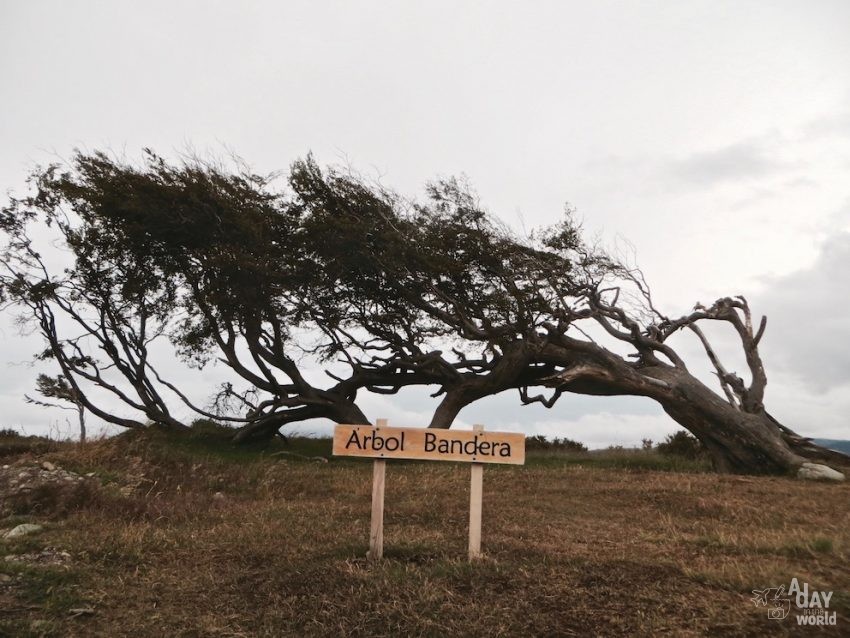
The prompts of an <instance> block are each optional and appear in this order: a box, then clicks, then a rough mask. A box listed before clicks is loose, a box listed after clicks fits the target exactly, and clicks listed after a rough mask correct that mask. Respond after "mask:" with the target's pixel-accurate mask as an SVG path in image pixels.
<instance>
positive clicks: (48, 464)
mask: <svg viewBox="0 0 850 638" xmlns="http://www.w3.org/2000/svg"><path fill="white" fill-rule="evenodd" d="M41 467H42V468H44V469H45V470H47V471H48V472H52V471H53V470H55V469H56V466H55V465H53V463H51V462H50V461H42V463H41Z"/></svg>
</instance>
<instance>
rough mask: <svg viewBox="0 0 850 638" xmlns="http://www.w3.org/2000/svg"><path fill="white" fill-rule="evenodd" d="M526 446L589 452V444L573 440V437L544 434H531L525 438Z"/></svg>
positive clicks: (534, 448) (532, 448) (528, 448)
mask: <svg viewBox="0 0 850 638" xmlns="http://www.w3.org/2000/svg"><path fill="white" fill-rule="evenodd" d="M525 447H526V449H527V450H548V451H561V452H587V446H586V445H585V444H584V443H579V442H578V441H573V440H571V439H567V438H563V439H558V438H555V439H551V440H550V439H547V438H546V437H545V436H543V435H542V434H536V435H534V436H529V437H527V438H526V439H525Z"/></svg>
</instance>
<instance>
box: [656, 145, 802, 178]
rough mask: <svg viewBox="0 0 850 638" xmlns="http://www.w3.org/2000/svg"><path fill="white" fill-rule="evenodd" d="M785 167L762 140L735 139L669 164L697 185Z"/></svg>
mask: <svg viewBox="0 0 850 638" xmlns="http://www.w3.org/2000/svg"><path fill="white" fill-rule="evenodd" d="M788 168H789V164H788V163H787V162H784V161H781V160H778V159H776V153H775V152H774V151H772V150H771V149H770V148H769V144H768V143H767V142H765V141H761V140H754V141H748V142H738V143H736V144H732V145H729V146H725V147H722V148H718V149H714V150H710V151H702V152H698V153H694V154H693V155H691V156H690V157H686V158H684V159H681V160H679V161H677V162H673V163H672V164H671V166H670V172H671V173H672V174H673V175H674V176H675V177H677V178H678V179H680V180H683V181H685V182H688V183H691V184H697V185H701V186H713V185H715V184H718V183H722V182H735V181H742V180H748V179H752V178H761V177H766V176H770V175H774V174H776V173H779V172H782V171H784V170H786V169H788Z"/></svg>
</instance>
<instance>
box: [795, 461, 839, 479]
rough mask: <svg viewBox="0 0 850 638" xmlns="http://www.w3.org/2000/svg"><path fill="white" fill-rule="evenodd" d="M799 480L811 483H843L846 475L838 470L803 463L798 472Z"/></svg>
mask: <svg viewBox="0 0 850 638" xmlns="http://www.w3.org/2000/svg"><path fill="white" fill-rule="evenodd" d="M797 478H801V479H806V480H809V481H843V480H844V475H843V474H842V473H841V472H839V471H838V470H833V469H832V468H831V467H828V466H826V465H820V464H819V463H803V465H801V466H800V469H799V470H797Z"/></svg>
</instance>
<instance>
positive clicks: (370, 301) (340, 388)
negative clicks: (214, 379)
mask: <svg viewBox="0 0 850 638" xmlns="http://www.w3.org/2000/svg"><path fill="white" fill-rule="evenodd" d="M31 185H32V187H33V192H32V193H31V194H30V195H29V196H27V197H24V198H20V199H12V200H11V201H10V202H9V204H8V205H7V206H6V207H5V208H4V209H3V211H2V216H0V229H2V231H3V232H4V234H5V237H6V244H5V247H4V250H3V253H2V260H0V266H2V269H3V270H2V275H0V299H2V300H3V302H4V303H5V304H6V305H7V306H13V307H15V308H17V309H18V310H19V312H20V313H21V315H22V319H23V320H24V321H26V322H29V323H30V324H31V325H34V326H35V327H36V329H37V330H38V332H39V333H40V334H41V335H42V337H43V338H44V340H45V345H46V349H45V351H44V352H43V353H42V354H41V355H39V356H40V357H42V358H46V359H52V360H54V361H55V362H56V364H57V365H58V367H59V371H60V373H61V377H62V378H63V379H64V381H63V383H66V384H67V385H68V387H69V388H70V389H71V391H72V392H73V393H74V396H75V400H76V401H77V402H78V404H79V405H81V406H83V407H84V408H85V409H87V410H89V411H90V412H92V413H93V414H95V415H96V416H98V417H100V418H102V419H105V420H107V421H109V422H111V423H114V424H117V425H121V426H125V427H141V426H142V425H143V420H146V421H148V422H151V423H157V424H160V425H163V426H165V427H173V428H175V427H176V428H179V427H184V426H183V425H182V424H181V423H180V422H179V421H178V420H177V419H176V418H175V417H174V416H173V408H171V407H170V405H171V404H172V403H173V402H174V401H178V402H181V403H182V404H184V405H185V406H188V407H189V408H191V409H192V410H193V411H195V412H196V413H197V414H199V415H201V416H205V417H208V418H215V419H219V420H223V421H226V422H228V423H231V424H233V425H234V426H236V427H237V429H236V433H235V437H236V439H237V440H245V439H249V438H254V437H265V436H271V435H273V434H274V433H276V432H278V431H279V430H280V428H281V427H283V426H285V425H287V424H289V423H293V422H297V421H301V420H305V419H311V418H317V417H322V418H327V419H331V420H333V421H336V422H338V423H341V422H347V423H367V422H368V419H367V417H366V415H365V414H364V413H363V412H362V410H361V409H360V408H359V407H358V404H357V397H358V394H360V393H361V392H364V391H365V392H376V393H383V394H392V393H396V392H398V391H399V390H400V389H401V388H404V387H407V386H412V385H422V386H430V387H432V388H433V389H434V390H435V391H434V394H433V396H434V397H435V398H436V397H439V402H438V404H437V406H436V409H435V411H434V415H433V418H432V421H431V426H432V427H449V426H451V424H452V423H453V421H454V419H455V418H456V417H457V415H458V413H459V412H460V410H461V409H463V407H465V406H466V405H469V404H470V403H472V402H474V401H477V400H479V399H482V398H484V397H487V396H490V395H493V394H496V393H498V392H502V391H504V390H516V391H518V394H519V397H520V400H521V401H522V402H523V403H534V402H539V403H541V404H543V405H545V406H546V407H553V406H554V405H555V404H556V402H557V401H558V400H559V399H560V398H562V397H563V395H564V394H565V393H581V394H594V395H625V394H629V395H638V396H645V397H648V398H650V399H653V400H655V401H657V402H658V403H659V404H660V405H661V406H662V407H663V409H664V410H665V411H666V412H667V414H669V415H670V416H671V417H672V418H673V419H674V420H676V421H677V422H678V423H679V424H681V425H682V426H683V427H685V428H687V429H688V430H690V431H691V432H692V433H693V434H694V435H695V436H697V437H698V438H699V439H700V440H701V441H702V442H703V443H704V444H705V446H706V448H707V449H708V451H709V453H710V454H711V457H712V459H713V461H714V464H715V466H716V468H717V469H718V470H720V471H728V472H751V473H786V472H789V471H796V470H797V469H799V468H800V467H802V466H803V464H804V463H806V462H808V461H811V460H817V461H825V462H831V463H843V462H844V461H845V458H846V457H843V455H839V454H837V453H833V452H830V451H828V450H825V449H823V448H820V447H818V446H816V445H814V444H812V443H811V441H809V440H808V439H805V438H803V437H800V436H798V435H796V434H795V433H794V432H792V431H791V430H790V429H788V428H786V427H785V426H783V425H781V424H780V423H778V422H777V421H776V420H775V419H774V418H773V417H771V415H770V414H769V413H768V412H767V411H766V409H765V406H764V391H765V386H766V384H767V377H766V374H765V370H764V365H763V363H762V360H761V357H760V355H759V351H758V346H759V342H760V340H761V339H762V336H763V335H764V332H765V326H766V320H765V319H764V318H762V319H761V320H760V321H759V322H758V325H757V326H756V325H755V324H754V322H753V320H752V316H751V311H750V308H749V305H748V304H747V302H746V300H745V299H744V298H743V297H734V298H732V297H728V298H723V299H720V300H718V301H716V302H715V303H714V304H712V305H711V306H710V307H705V306H702V305H697V306H696V307H695V308H694V311H693V312H691V313H690V314H688V315H685V316H682V317H678V318H671V317H668V316H665V315H664V314H662V313H661V312H660V311H659V310H658V309H657V306H656V304H655V303H654V301H653V299H652V296H651V294H650V289H649V287H648V286H647V285H646V282H645V281H644V279H643V276H642V274H641V273H640V271H639V270H637V269H634V268H629V267H627V266H626V265H625V264H624V263H622V262H621V261H620V260H617V259H614V258H612V257H611V256H609V255H607V254H605V253H604V252H603V251H601V250H599V249H596V248H594V247H593V246H590V245H588V244H587V243H586V242H584V240H583V239H582V236H581V229H580V227H579V226H578V225H577V224H575V223H574V221H573V220H572V218H571V216H570V215H569V213H568V214H567V215H565V218H564V220H563V221H562V222H561V223H559V224H557V225H555V226H553V227H551V228H548V229H545V230H544V231H542V232H539V233H537V234H536V235H533V236H532V237H530V238H528V239H521V238H517V237H515V236H514V235H512V234H511V233H510V232H509V231H507V230H506V229H505V228H503V227H501V226H500V225H499V224H498V223H497V222H496V221H495V220H494V218H493V217H492V216H491V215H489V214H488V213H487V212H486V211H485V210H484V209H483V208H482V207H481V205H480V204H479V203H478V201H477V200H476V198H475V196H474V195H473V194H472V193H471V192H470V190H469V188H468V187H467V186H466V185H465V184H464V183H463V182H461V181H459V180H443V181H440V182H437V183H434V184H431V185H429V187H428V189H427V199H426V201H424V202H412V201H408V200H405V199H403V198H401V197H399V196H398V195H396V194H395V193H393V192H391V191H388V190H386V189H385V188H383V187H381V186H379V185H375V184H371V183H369V182H367V181H366V180H364V179H362V178H360V177H358V176H357V175H352V174H351V173H350V172H345V171H340V170H333V169H330V170H326V171H323V170H321V169H320V168H319V167H318V166H317V165H316V163H315V162H314V161H313V160H312V158H309V157H308V158H307V159H305V160H303V161H299V162H296V163H295V164H294V165H293V166H292V168H291V170H290V172H289V175H288V179H287V184H286V187H285V188H283V189H281V190H275V187H274V185H275V181H274V179H273V178H269V177H263V176H258V175H255V174H253V173H252V172H250V171H248V170H246V169H244V168H239V167H237V170H228V169H227V168H225V167H224V166H222V165H218V164H213V163H209V162H203V161H200V160H196V159H195V160H187V161H185V162H184V163H182V164H177V165H172V164H169V163H168V162H166V161H165V160H164V159H162V158H160V157H158V156H157V155H155V154H153V153H152V152H150V151H146V158H145V161H144V162H143V163H141V164H140V165H134V164H130V163H127V162H122V161H119V160H116V159H113V158H110V157H108V156H107V155H105V154H103V153H92V154H83V153H78V154H77V155H76V156H75V157H74V158H73V160H72V162H71V163H70V165H68V166H50V167H48V168H46V169H40V170H37V171H36V172H35V173H34V175H33V176H32V179H31ZM46 234H52V236H53V238H54V239H56V240H58V241H59V243H60V244H61V245H62V246H63V247H64V248H65V249H66V251H67V253H66V254H67V255H68V256H69V258H70V262H71V263H70V265H69V266H68V267H66V268H59V269H56V268H52V266H51V264H52V263H53V261H52V260H51V259H48V258H46V257H45V256H44V253H43V252H42V251H41V250H39V248H38V243H39V242H38V240H39V239H42V238H43V237H44V236H45V235H46ZM705 322H723V323H725V324H728V325H729V326H731V328H732V329H733V331H734V332H735V333H736V334H737V335H738V338H739V340H740V344H741V347H742V349H743V353H744V358H745V360H746V363H747V367H748V373H749V375H748V376H749V380H748V381H746V380H745V379H744V378H742V377H741V376H739V375H737V374H736V373H735V372H732V371H729V370H727V369H726V368H725V367H724V365H723V363H722V362H721V360H720V358H719V357H718V355H717V352H716V350H715V349H714V348H713V347H712V346H711V344H710V343H709V340H708V339H707V337H706V335H705V332H704V331H703V330H702V328H701V326H702V325H703V324H704V323H705ZM684 330H687V331H689V332H691V333H693V334H694V335H695V338H696V339H697V340H698V341H699V342H700V343H701V344H702V347H703V349H704V351H705V354H706V356H707V358H708V361H709V362H710V363H711V365H712V366H713V368H714V372H715V374H716V376H717V380H718V385H719V392H715V391H714V390H712V389H710V388H709V387H708V386H706V385H705V384H704V383H702V382H701V381H700V380H699V379H698V378H697V377H695V376H694V375H693V374H692V372H691V371H690V370H689V369H688V367H687V365H686V363H685V361H684V360H683V358H682V357H681V356H680V354H679V353H677V352H676V350H675V349H674V348H673V347H672V346H671V344H670V342H669V340H670V337H671V336H672V335H674V334H676V333H679V332H681V331H684ZM160 342H161V343H163V344H165V343H170V344H171V346H172V347H173V348H174V349H175V350H176V352H177V353H178V354H179V355H180V356H181V357H183V358H184V359H185V360H186V361H188V362H190V363H191V364H193V365H194V366H196V367H202V366H204V365H206V364H207V363H208V362H209V361H211V360H213V359H215V360H217V361H219V362H220V363H222V364H223V365H225V366H226V367H227V368H228V369H229V370H230V371H231V372H232V374H233V379H232V381H229V382H227V383H225V384H224V385H223V386H222V387H221V389H220V390H219V392H218V393H217V394H216V395H215V396H214V397H213V399H212V402H211V405H210V406H209V407H201V406H198V405H196V404H194V403H193V402H192V401H191V400H190V399H189V397H188V395H187V394H186V393H185V392H184V391H183V390H181V388H180V387H179V384H178V383H176V382H175V380H173V379H171V380H169V379H166V378H165V377H164V376H163V375H162V374H161V372H160V370H159V368H158V367H156V365H155V363H154V361H153V358H154V357H153V356H152V355H151V352H152V351H153V350H154V349H153V348H152V344H153V343H157V344H158V343H160ZM309 361H313V362H319V363H324V364H327V365H328V367H329V369H328V372H327V374H328V376H329V378H330V382H329V383H327V384H324V385H322V384H319V383H317V382H316V381H315V380H311V379H309V375H307V374H306V373H305V368H304V366H305V362H309ZM533 388H540V389H543V390H545V389H549V391H550V394H549V395H548V396H546V395H545V394H544V393H543V392H541V391H534V390H532V389H533ZM104 399H107V400H104ZM115 405H122V406H123V408H121V409H115V408H114V407H112V408H107V407H106V406H115ZM127 411H129V412H130V413H135V414H137V415H140V416H142V417H143V420H139V418H138V417H128V416H126V415H125V414H126V412H127Z"/></svg>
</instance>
